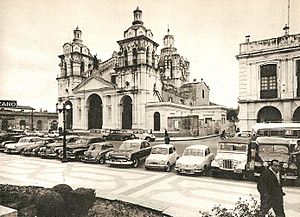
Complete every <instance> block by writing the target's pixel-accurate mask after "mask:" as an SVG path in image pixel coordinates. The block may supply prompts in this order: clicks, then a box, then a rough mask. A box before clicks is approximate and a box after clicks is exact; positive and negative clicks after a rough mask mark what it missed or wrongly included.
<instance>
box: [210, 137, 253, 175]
mask: <svg viewBox="0 0 300 217" xmlns="http://www.w3.org/2000/svg"><path fill="white" fill-rule="evenodd" d="M250 142H251V138H250V137H236V138H229V139H225V140H223V141H220V142H219V144H218V147H217V155H216V157H215V159H214V160H213V161H212V164H211V171H212V175H213V176H214V177H217V176H220V175H224V174H229V175H235V176H238V177H240V178H245V177H246V176H247V167H248V166H247V164H248V162H249V161H248V160H249V159H250V157H249V156H250V154H251V153H250V149H249V144H250Z"/></svg>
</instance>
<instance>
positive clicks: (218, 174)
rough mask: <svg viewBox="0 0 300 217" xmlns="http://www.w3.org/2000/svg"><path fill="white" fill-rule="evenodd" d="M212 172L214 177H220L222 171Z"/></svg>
mask: <svg viewBox="0 0 300 217" xmlns="http://www.w3.org/2000/svg"><path fill="white" fill-rule="evenodd" d="M211 174H212V177H214V178H218V177H220V173H219V172H218V171H215V170H212V171H211Z"/></svg>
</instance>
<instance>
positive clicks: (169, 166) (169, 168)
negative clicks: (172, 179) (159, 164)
mask: <svg viewBox="0 0 300 217" xmlns="http://www.w3.org/2000/svg"><path fill="white" fill-rule="evenodd" d="M170 171H171V165H170V163H169V162H168V163H167V168H166V172H170Z"/></svg>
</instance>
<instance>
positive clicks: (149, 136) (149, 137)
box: [132, 129, 156, 142]
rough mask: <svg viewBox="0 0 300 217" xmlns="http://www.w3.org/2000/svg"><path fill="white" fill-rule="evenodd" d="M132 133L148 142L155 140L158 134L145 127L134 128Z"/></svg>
mask: <svg viewBox="0 0 300 217" xmlns="http://www.w3.org/2000/svg"><path fill="white" fill-rule="evenodd" d="M132 133H133V134H134V136H135V138H137V139H144V140H147V141H148V142H154V141H155V139H156V136H155V135H154V134H152V133H150V132H147V131H146V130H143V129H133V130H132Z"/></svg>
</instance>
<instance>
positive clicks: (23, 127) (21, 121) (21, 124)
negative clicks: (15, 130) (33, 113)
mask: <svg viewBox="0 0 300 217" xmlns="http://www.w3.org/2000/svg"><path fill="white" fill-rule="evenodd" d="M25 127H26V121H25V120H20V129H25Z"/></svg>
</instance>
